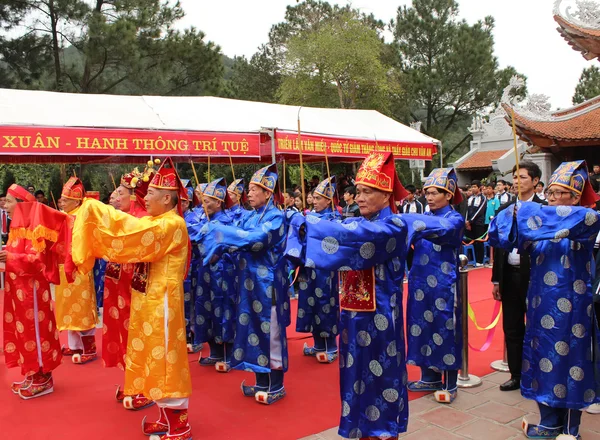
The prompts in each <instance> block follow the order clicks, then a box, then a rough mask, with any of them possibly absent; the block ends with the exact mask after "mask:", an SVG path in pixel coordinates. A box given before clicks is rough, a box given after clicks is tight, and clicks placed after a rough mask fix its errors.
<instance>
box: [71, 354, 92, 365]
mask: <svg viewBox="0 0 600 440" xmlns="http://www.w3.org/2000/svg"><path fill="white" fill-rule="evenodd" d="M97 358H98V355H97V354H96V353H90V354H80V353H75V354H73V357H72V358H71V360H72V361H73V363H74V364H76V365H83V364H87V363H88V362H92V361H95V360H96V359H97Z"/></svg>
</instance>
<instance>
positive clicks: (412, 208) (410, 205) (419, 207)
mask: <svg viewBox="0 0 600 440" xmlns="http://www.w3.org/2000/svg"><path fill="white" fill-rule="evenodd" d="M404 189H406V191H408V195H407V196H406V197H405V198H404V200H403V201H402V206H401V207H400V212H402V213H403V214H423V203H421V202H420V201H419V200H418V199H417V197H416V196H415V193H416V192H417V188H416V187H415V186H414V185H406V186H405V187H404Z"/></svg>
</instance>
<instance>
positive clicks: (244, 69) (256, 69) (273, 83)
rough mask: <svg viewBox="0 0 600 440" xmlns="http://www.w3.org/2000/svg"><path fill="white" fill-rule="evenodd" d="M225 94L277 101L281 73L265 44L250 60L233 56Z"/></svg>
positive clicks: (245, 98) (241, 97)
mask: <svg viewBox="0 0 600 440" xmlns="http://www.w3.org/2000/svg"><path fill="white" fill-rule="evenodd" d="M231 69H232V70H231V78H230V79H229V83H228V91H227V95H228V96H231V97H232V98H236V99H244V100H247V101H262V102H277V91H278V90H279V87H280V85H281V74H280V73H279V69H278V68H277V65H276V63H275V61H274V59H273V57H272V55H271V54H270V52H269V48H268V47H267V46H265V45H263V46H261V47H260V48H259V50H258V52H256V53H255V54H254V55H253V56H252V58H251V59H250V61H248V60H247V59H246V57H243V56H242V57H235V58H234V60H233V65H232V67H231Z"/></svg>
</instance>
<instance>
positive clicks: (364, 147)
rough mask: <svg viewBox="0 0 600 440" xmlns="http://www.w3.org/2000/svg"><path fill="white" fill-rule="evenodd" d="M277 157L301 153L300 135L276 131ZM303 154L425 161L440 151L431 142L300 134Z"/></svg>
mask: <svg viewBox="0 0 600 440" xmlns="http://www.w3.org/2000/svg"><path fill="white" fill-rule="evenodd" d="M275 138H276V141H277V154H293V155H297V154H298V135H297V134H295V133H292V132H285V131H277V132H276V134H275ZM301 142H302V154H306V155H309V156H325V150H327V155H328V156H329V157H332V158H336V159H344V158H348V159H363V158H364V157H365V156H367V155H368V154H369V153H371V152H372V151H385V152H387V151H389V152H391V153H393V154H394V158H395V159H406V160H408V159H425V160H431V157H432V156H433V155H434V154H435V153H436V152H437V149H436V147H435V145H434V144H432V143H417V144H415V143H408V142H389V141H384V140H382V141H379V140H378V141H377V142H376V141H374V140H373V141H371V140H361V139H349V138H339V137H331V136H316V135H307V134H304V133H303V134H302V135H301Z"/></svg>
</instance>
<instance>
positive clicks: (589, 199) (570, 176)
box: [548, 160, 598, 206]
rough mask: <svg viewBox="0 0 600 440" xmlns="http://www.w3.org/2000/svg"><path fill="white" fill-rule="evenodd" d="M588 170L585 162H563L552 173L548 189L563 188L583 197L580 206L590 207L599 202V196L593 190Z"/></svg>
mask: <svg viewBox="0 0 600 440" xmlns="http://www.w3.org/2000/svg"><path fill="white" fill-rule="evenodd" d="M588 175H589V173H588V169H587V165H586V163H585V161H583V160H574V161H572V162H563V163H561V164H560V165H559V167H558V168H557V169H556V171H554V173H552V176H550V180H549V181H548V188H549V187H550V186H552V185H558V186H562V187H563V188H567V189H568V190H570V191H573V192H574V193H576V194H579V195H580V196H581V201H580V204H581V205H583V206H590V205H592V204H594V203H596V201H597V200H598V195H597V194H596V193H595V192H594V190H593V189H592V185H591V184H590V183H589V180H588Z"/></svg>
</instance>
